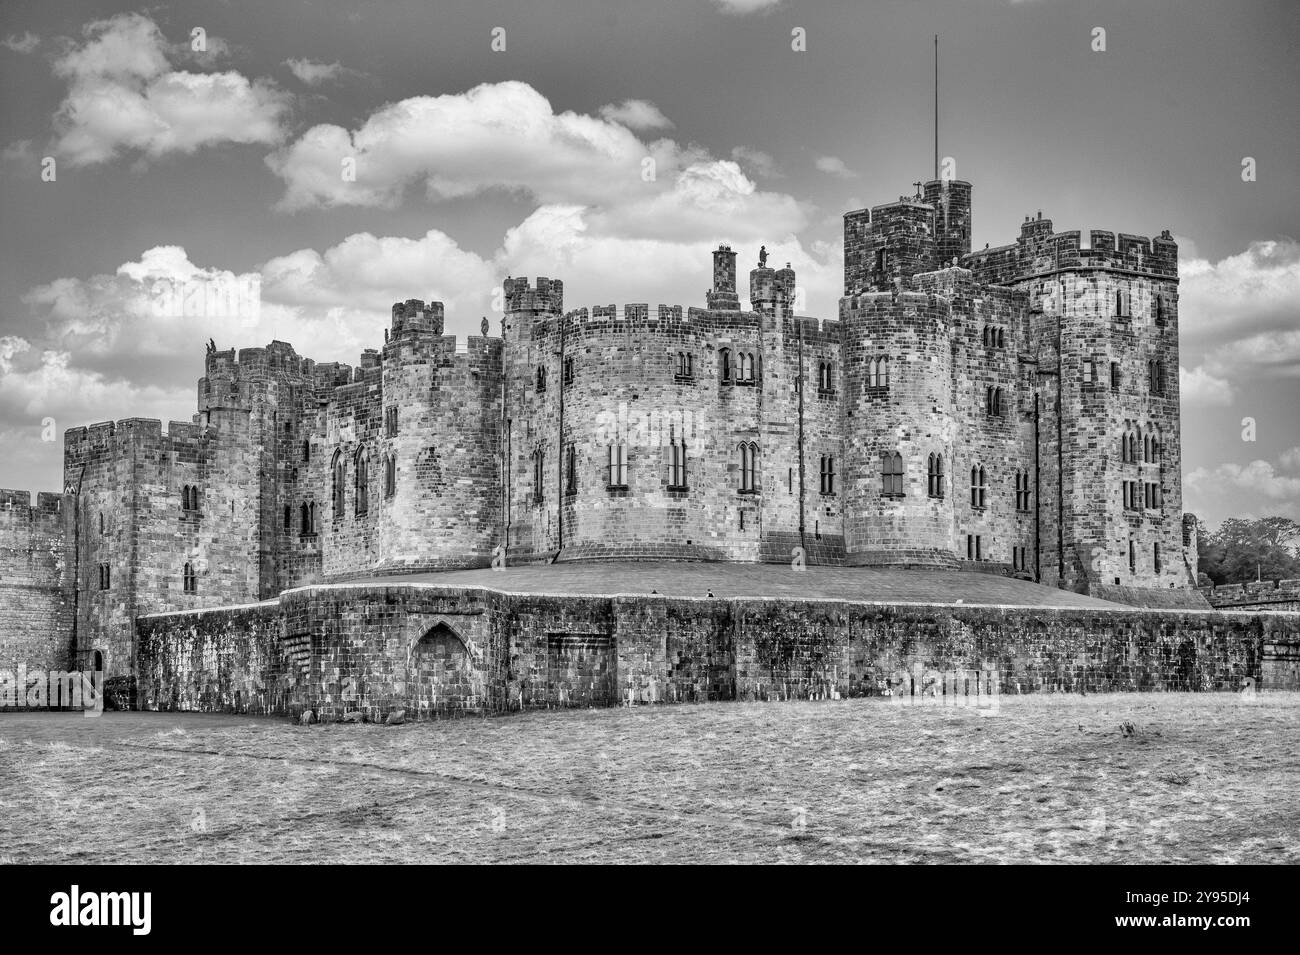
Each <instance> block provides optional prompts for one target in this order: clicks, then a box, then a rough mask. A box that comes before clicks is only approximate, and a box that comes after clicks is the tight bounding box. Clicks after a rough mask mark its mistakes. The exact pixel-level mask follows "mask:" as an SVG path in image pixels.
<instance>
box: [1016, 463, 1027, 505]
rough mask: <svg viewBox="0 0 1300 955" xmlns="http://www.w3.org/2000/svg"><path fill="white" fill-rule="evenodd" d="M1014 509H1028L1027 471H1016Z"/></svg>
mask: <svg viewBox="0 0 1300 955" xmlns="http://www.w3.org/2000/svg"><path fill="white" fill-rule="evenodd" d="M1016 510H1017V511H1028V510H1029V472H1028V471H1016Z"/></svg>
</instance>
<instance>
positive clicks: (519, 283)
mask: <svg viewBox="0 0 1300 955" xmlns="http://www.w3.org/2000/svg"><path fill="white" fill-rule="evenodd" d="M503 287H504V289H505V296H506V302H505V305H506V311H507V312H524V311H529V312H553V313H555V314H557V315H559V314H563V312H564V283H563V282H562V281H560V280H559V279H548V278H546V277H545V276H541V275H539V276H538V277H537V285H536V287H533V286H532V285H530V284H529V282H528V279H526V278H507V279H506V280H505V283H504V286H503Z"/></svg>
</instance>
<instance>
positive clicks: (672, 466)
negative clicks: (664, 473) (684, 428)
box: [668, 438, 686, 490]
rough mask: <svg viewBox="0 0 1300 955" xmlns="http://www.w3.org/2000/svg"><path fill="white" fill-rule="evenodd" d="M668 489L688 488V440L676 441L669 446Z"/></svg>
mask: <svg viewBox="0 0 1300 955" xmlns="http://www.w3.org/2000/svg"><path fill="white" fill-rule="evenodd" d="M668 487H669V488H670V489H672V488H676V489H683V490H684V489H685V488H686V439H685V438H681V439H679V440H675V441H673V442H672V444H671V445H670V446H669V463H668Z"/></svg>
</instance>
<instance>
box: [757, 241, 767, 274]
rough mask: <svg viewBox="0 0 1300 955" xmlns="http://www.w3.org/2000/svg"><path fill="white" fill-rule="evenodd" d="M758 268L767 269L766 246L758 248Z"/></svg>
mask: <svg viewBox="0 0 1300 955" xmlns="http://www.w3.org/2000/svg"><path fill="white" fill-rule="evenodd" d="M758 267H759V268H760V269H765V268H767V246H765V245H760V246H759V247H758Z"/></svg>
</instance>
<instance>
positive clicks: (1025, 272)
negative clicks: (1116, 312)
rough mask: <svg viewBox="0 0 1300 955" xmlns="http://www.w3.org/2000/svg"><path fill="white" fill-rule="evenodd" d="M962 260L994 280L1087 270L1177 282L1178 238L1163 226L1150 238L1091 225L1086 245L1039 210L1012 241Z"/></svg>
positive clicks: (978, 274)
mask: <svg viewBox="0 0 1300 955" xmlns="http://www.w3.org/2000/svg"><path fill="white" fill-rule="evenodd" d="M962 265H964V266H965V267H967V268H969V269H970V270H971V271H972V272H973V273H974V275H975V278H976V280H977V281H979V282H987V283H998V284H1002V283H1010V282H1018V281H1024V280H1026V279H1029V278H1032V277H1035V276H1040V275H1050V274H1054V273H1056V272H1060V271H1064V270H1086V269H1106V270H1111V271H1115V272H1123V273H1129V274H1131V275H1135V276H1149V277H1151V278H1153V279H1157V280H1172V281H1177V279H1178V243H1177V242H1175V241H1174V238H1173V236H1172V234H1171V233H1170V232H1169V230H1167V229H1166V230H1165V231H1163V232H1161V233H1160V234H1159V235H1157V236H1156V237H1155V238H1154V239H1152V238H1148V237H1147V236H1143V235H1130V234H1129V233H1126V232H1121V233H1118V234H1116V233H1114V232H1110V231H1107V230H1103V229H1093V230H1092V231H1091V232H1090V233H1089V235H1088V244H1087V246H1086V247H1085V246H1084V245H1083V243H1082V234H1081V233H1080V232H1079V231H1078V230H1073V231H1069V232H1054V231H1053V229H1052V220H1051V219H1044V218H1043V216H1042V213H1041V212H1040V213H1039V214H1038V216H1037V217H1034V218H1031V217H1028V216H1027V217H1026V218H1025V221H1024V223H1023V224H1022V225H1021V227H1020V236H1019V237H1018V238H1017V240H1016V241H1015V242H1014V243H1012V244H1010V245H1004V246H999V247H997V248H992V249H982V250H980V251H978V252H972V253H970V255H968V256H965V257H964V258H963V260H962Z"/></svg>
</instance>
